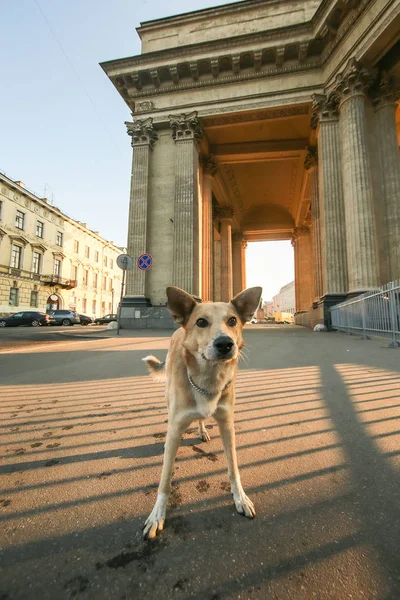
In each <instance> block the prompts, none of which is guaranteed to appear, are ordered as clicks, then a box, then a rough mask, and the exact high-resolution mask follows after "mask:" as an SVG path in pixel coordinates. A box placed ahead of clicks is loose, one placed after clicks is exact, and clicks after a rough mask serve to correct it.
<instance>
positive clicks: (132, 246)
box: [126, 117, 158, 296]
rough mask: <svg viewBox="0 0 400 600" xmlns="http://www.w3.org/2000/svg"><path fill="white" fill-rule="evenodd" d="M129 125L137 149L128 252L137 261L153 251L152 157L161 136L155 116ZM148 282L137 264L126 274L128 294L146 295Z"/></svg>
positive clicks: (129, 131)
mask: <svg viewBox="0 0 400 600" xmlns="http://www.w3.org/2000/svg"><path fill="white" fill-rule="evenodd" d="M126 126H127V130H128V135H129V136H130V137H131V144H132V148H133V157H132V176H131V193H130V203H129V222H128V243H127V252H128V254H129V255H130V256H132V258H133V260H134V262H136V260H137V259H138V257H139V256H140V255H141V254H143V253H145V252H147V251H149V250H150V249H149V248H147V212H148V206H147V202H148V181H149V157H150V151H151V150H152V148H153V146H154V142H155V141H156V140H157V138H158V136H157V132H156V131H155V129H154V126H153V119H152V118H151V117H149V118H148V119H144V120H141V119H137V120H136V121H135V122H134V123H126ZM145 283H146V271H141V270H140V269H138V268H137V267H136V264H135V265H134V267H133V269H130V270H129V271H127V273H126V295H127V296H144V295H145V293H146V290H145Z"/></svg>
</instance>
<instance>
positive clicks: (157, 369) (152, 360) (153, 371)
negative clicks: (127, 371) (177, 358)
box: [142, 355, 165, 381]
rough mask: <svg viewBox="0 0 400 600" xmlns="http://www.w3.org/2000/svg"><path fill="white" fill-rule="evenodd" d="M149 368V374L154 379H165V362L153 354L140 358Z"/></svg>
mask: <svg viewBox="0 0 400 600" xmlns="http://www.w3.org/2000/svg"><path fill="white" fill-rule="evenodd" d="M142 360H144V362H145V363H146V365H147V368H148V369H149V372H150V375H151V376H152V377H153V379H155V380H156V381H165V362H161V361H159V360H158V358H156V357H155V356H152V355H150V356H145V358H142Z"/></svg>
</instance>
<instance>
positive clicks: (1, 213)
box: [0, 200, 3, 221]
mask: <svg viewBox="0 0 400 600" xmlns="http://www.w3.org/2000/svg"><path fill="white" fill-rule="evenodd" d="M2 220H3V201H2V200H0V221H2Z"/></svg>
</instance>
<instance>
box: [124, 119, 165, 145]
mask: <svg viewBox="0 0 400 600" xmlns="http://www.w3.org/2000/svg"><path fill="white" fill-rule="evenodd" d="M125 125H126V128H127V133H128V135H129V136H130V137H131V145H132V148H135V147H136V146H149V147H150V149H151V150H152V149H153V146H154V142H155V141H156V140H158V134H157V131H156V130H155V129H154V125H153V118H152V117H148V118H147V119H136V121H133V122H130V121H125Z"/></svg>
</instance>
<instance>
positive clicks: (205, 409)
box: [194, 392, 221, 419]
mask: <svg viewBox="0 0 400 600" xmlns="http://www.w3.org/2000/svg"><path fill="white" fill-rule="evenodd" d="M220 397H221V394H217V395H216V396H214V398H211V399H209V398H206V397H205V396H204V395H203V394H200V393H199V392H194V398H195V400H196V409H195V410H196V412H197V413H198V414H197V415H196V416H195V418H196V419H208V417H211V416H212V415H213V414H214V413H215V411H216V410H217V406H218V401H219V399H220Z"/></svg>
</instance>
